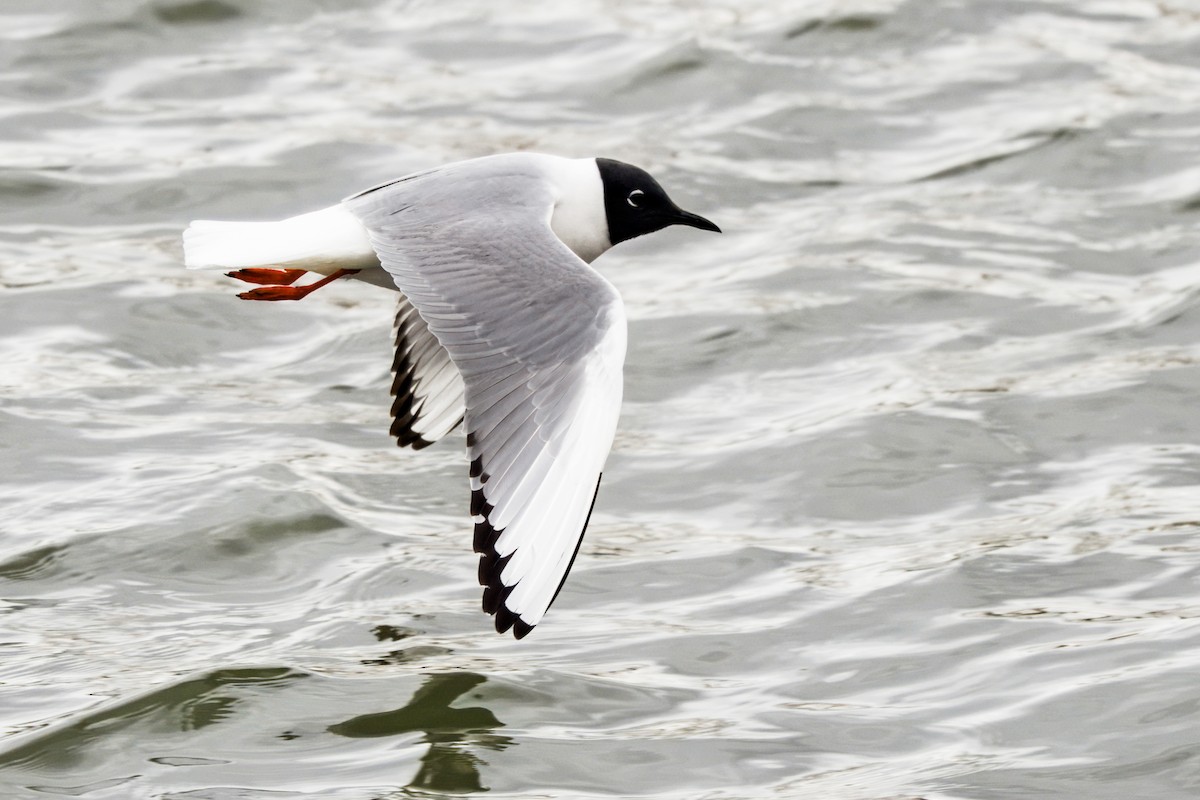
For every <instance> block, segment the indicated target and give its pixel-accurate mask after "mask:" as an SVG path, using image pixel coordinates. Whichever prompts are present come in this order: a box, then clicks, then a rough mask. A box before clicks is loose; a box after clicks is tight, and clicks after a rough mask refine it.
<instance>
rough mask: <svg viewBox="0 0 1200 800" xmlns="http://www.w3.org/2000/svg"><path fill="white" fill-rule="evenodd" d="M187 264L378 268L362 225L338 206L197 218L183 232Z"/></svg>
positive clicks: (193, 266)
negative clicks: (269, 216) (229, 218)
mask: <svg viewBox="0 0 1200 800" xmlns="http://www.w3.org/2000/svg"><path fill="white" fill-rule="evenodd" d="M183 258H184V263H185V264H187V268H188V269H242V268H245V267H282V268H287V269H306V270H310V271H312V272H318V273H321V274H325V275H327V274H329V273H331V272H333V271H335V270H338V269H368V268H370V267H378V266H379V259H378V258H377V257H376V255H375V251H374V250H373V249H372V248H371V240H370V239H369V238H368V237H367V229H366V228H364V227H363V224H362V223H361V222H359V221H358V218H357V217H355V216H354V215H353V214H351V213H350V212H349V211H348V210H347V209H346V208H344V207H343V206H341V205H336V206H331V207H329V208H325V209H322V210H320V211H313V212H312V213H310V214H301V215H300V216H298V217H289V218H288V219H285V220H280V221H278V222H216V221H213V220H206V219H201V220H196V221H195V222H193V223H192V224H191V225H189V226H188V227H187V230H185V231H184V232H183Z"/></svg>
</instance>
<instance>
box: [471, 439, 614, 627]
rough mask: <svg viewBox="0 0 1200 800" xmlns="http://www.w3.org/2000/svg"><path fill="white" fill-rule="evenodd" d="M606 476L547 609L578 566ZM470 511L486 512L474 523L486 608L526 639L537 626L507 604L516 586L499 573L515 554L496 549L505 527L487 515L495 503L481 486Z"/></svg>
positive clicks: (473, 465)
mask: <svg viewBox="0 0 1200 800" xmlns="http://www.w3.org/2000/svg"><path fill="white" fill-rule="evenodd" d="M476 463H478V460H476V461H473V462H472V463H471V468H472V471H474V470H475V464H476ZM479 471H480V474H483V475H484V480H486V479H487V478H486V474H485V473H483V470H482V466H480V469H479ZM603 478H604V476H603V475H601V476H600V478H599V479H597V480H596V490H595V491H594V492H593V493H592V504H591V506H589V507H588V513H587V517H585V518H584V520H583V528H582V529H581V530H580V531H579V539H578V540H577V541H576V542H575V552H573V553H571V560H570V561H569V562H567V569H566V571H565V572H563V576H562V580H560V581H559V582H558V588H557V589H555V590H554V596H553V597H551V598H550V603H549V605H547V606H546V608H547V609H548V608H549V607H550V606H551V605H554V601H555V600H557V599H558V595H559V593H560V592H562V588H563V586H564V585H565V584H566V582H567V576H568V575H569V574H570V573H571V568H572V567H573V566H575V559H576V558H577V557H578V556H579V549H580V547H581V546H582V545H583V535H584V534H585V533H587V529H588V524H589V523H590V522H591V521H592V511H594V510H595V508H596V498H597V497H599V496H600V481H601V480H603ZM471 513H472V514H473V515H474V514H479V515H482V516H483V520H482V521H480V522H477V523H475V542H474V545H475V552H476V553H479V584H480V585H481V586H483V587H484V589H483V603H482V605H483V610H484V611H485V612H487V613H488V614H494V615H495V617H496V631H497V632H499V633H506V632H507V631H509V630H510V629H511V630H512V632H513V636H515V637H516V638H517V639H524V638H525V637H526V636H528V635H529V633H530V631H532V630H533V629H534V628H535V627H536V626H535V625H530V624H529V623H527V622H525V621H524V620H522V619H521V618H520V617H519V616H518V615H517V614H515V613H514V612H513V611H512V610H511V609H509V608H508V606H507V605H506V603H507V601H508V596H509V595H510V594H512V592H513V589H515V588H516V586H515V585H513V586H506V585H505V584H504V581H502V580H501V579H500V574H501V573H502V572H504V568H505V567H506V566H507V565H508V562H509V561H510V560H511V559H512V557H513V554H512V553H509V554H508V555H507V556H501V555H500V554H499V553H498V552H497V551H496V542H497V540H498V539H499V538H500V534H502V533H504V531H503V530H496V529H495V528H493V527H492V524H491V522H490V521H489V520H488V517H489V516H490V515H491V513H492V505H491V504H490V503H488V502H487V499H486V498H485V497H484V496H483V491H482V490H475V491H473V492H471Z"/></svg>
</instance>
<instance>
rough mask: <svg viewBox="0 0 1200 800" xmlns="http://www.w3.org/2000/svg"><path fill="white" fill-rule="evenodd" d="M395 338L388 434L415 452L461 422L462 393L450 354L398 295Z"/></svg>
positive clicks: (411, 307)
mask: <svg viewBox="0 0 1200 800" xmlns="http://www.w3.org/2000/svg"><path fill="white" fill-rule="evenodd" d="M395 333H396V349H395V360H394V361H393V362H392V372H393V373H395V379H394V380H393V381H392V396H393V397H395V398H396V399H395V400H394V401H392V427H391V431H390V432H391V434H392V436H395V437H396V441H397V443H398V444H399V445H400V446H401V447H409V446H411V447H412V449H414V450H420V449H421V448H423V447H428V446H429V445H431V444H433V443H434V442H436V441H437V440H438V439H441V438H442V437H443V436H445V435H446V434H447V433H449V432H450V431H452V430H454V428H456V427H457V426H458V423H460V422H462V421H463V411H464V403H465V401H464V398H463V393H464V391H465V388H464V387H463V382H462V377H461V376H460V375H459V374H458V368H457V367H455V366H454V364H453V362H451V360H450V354H449V353H447V352H446V348H444V347H442V346H441V344H439V343H438V340H437V338H436V337H434V335H433V334H432V333H430V331H429V326H428V325H426V324H425V320H424V319H422V318H421V315H420V314H418V313H417V310H416V309H415V308H414V307H413V305H412V303H411V302H409V300H408V298H407V297H405V296H404V295H403V294H402V295H400V306H399V308H398V309H397V311H396V328H395Z"/></svg>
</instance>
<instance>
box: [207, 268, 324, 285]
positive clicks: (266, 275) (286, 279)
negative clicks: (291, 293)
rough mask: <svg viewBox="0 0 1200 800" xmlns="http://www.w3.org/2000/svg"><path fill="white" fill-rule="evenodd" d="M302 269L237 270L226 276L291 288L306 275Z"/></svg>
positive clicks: (247, 281)
mask: <svg viewBox="0 0 1200 800" xmlns="http://www.w3.org/2000/svg"><path fill="white" fill-rule="evenodd" d="M304 272H305V271H304V270H302V269H260V268H250V269H235V270H234V271H233V272H226V273H225V274H226V275H228V276H229V277H231V278H237V279H238V280H239V281H245V282H246V283H261V284H263V285H264V286H291V285H292V284H293V283H295V282H296V281H298V280H299V279H300V276H301V275H303V274H304Z"/></svg>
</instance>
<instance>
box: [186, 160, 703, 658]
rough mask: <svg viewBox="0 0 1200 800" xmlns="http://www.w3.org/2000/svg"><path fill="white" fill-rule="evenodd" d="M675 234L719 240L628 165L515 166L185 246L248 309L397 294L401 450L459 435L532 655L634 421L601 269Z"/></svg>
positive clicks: (391, 191)
mask: <svg viewBox="0 0 1200 800" xmlns="http://www.w3.org/2000/svg"><path fill="white" fill-rule="evenodd" d="M669 225H688V226H691V227H693V228H699V229H701V230H707V231H717V232H720V228H718V227H717V226H716V225H714V224H713V223H712V222H710V221H708V220H707V219H705V218H704V217H701V216H698V215H696V214H692V213H690V212H688V211H684V210H683V209H681V208H679V206H677V205H676V204H675V203H674V202H672V200H671V199H670V198H669V197H668V196H667V193H666V192H665V191H664V190H663V188H662V186H660V185H659V183H658V182H657V181H656V180H655V179H654V178H652V177H651V176H650V175H649V174H648V173H647V172H646V171H645V170H642V169H640V168H638V167H635V166H632V165H630V164H626V163H623V162H620V161H616V160H613V159H608V158H584V159H569V158H561V157H558V156H550V155H540V154H535V153H509V154H504V155H494V156H487V157H483V158H476V159H471V160H468V161H460V162H457V163H452V164H448V165H445V166H441V167H437V168H435V169H430V170H426V171H423V172H417V173H413V174H411V175H408V176H405V177H402V178H399V179H398V180H393V181H389V182H387V183H382V184H379V185H378V186H375V187H373V188H370V189H367V190H366V191H364V192H360V193H358V194H355V195H352V196H350V197H348V198H346V199H345V200H343V201H341V202H340V203H338V204H337V205H333V206H330V207H328V208H324V209H321V210H319V211H313V212H311V213H307V214H301V215H299V216H295V217H290V218H288V219H284V220H280V221H274V222H217V221H211V220H198V221H195V222H192V223H191V224H190V225H189V226H188V228H187V229H186V230H185V231H184V234H183V242H184V260H185V263H186V265H187V267H188V268H190V269H222V270H231V271H230V272H228V273H227V274H229V275H230V276H231V277H235V278H239V279H241V280H244V281H247V282H250V283H254V284H260V286H258V288H255V289H251V290H249V291H247V292H244V293H242V294H240V295H238V296H239V297H241V298H243V299H247V300H268V301H278V300H298V299H301V298H303V297H305V296H307V295H308V294H310V293H312V292H313V291H315V290H316V289H319V288H320V287H322V286H324V285H327V284H328V283H330V282H331V281H334V280H338V279H339V278H343V277H349V278H353V279H356V280H361V281H366V282H368V283H372V284H375V285H378V286H382V287H386V288H388V289H393V290H396V291H397V292H399V295H400V300H399V309H398V311H397V314H396V324H395V344H396V348H395V361H394V363H393V369H394V372H395V380H394V382H393V385H392V393H393V395H394V396H395V401H394V402H393V404H392V419H393V421H392V425H391V431H390V433H391V434H392V435H393V436H394V437H396V440H397V442H398V443H399V444H400V445H401V446H405V447H411V448H413V449H414V450H419V449H421V448H423V447H426V446H428V445H430V444H433V443H434V442H436V441H438V440H439V439H441V438H442V437H444V436H446V435H447V434H448V433H449V432H450V431H452V430H453V429H455V428H456V427H457V426H458V425H459V423H460V422H461V423H464V424H465V429H466V438H467V455H468V458H469V460H470V483H471V501H470V513H471V518H472V522H473V523H474V533H475V536H474V546H475V552H477V553H479V582H480V584H481V585H482V586H483V587H485V588H484V590H483V610H484V611H486V612H487V613H489V614H492V615H494V618H495V625H496V630H497V631H499V632H500V633H505V632H507V631H508V630H509V629H511V630H512V631H513V634H514V635H515V636H516V638H518V639H521V638H523V637H525V636H526V635H527V634H528V633H529V632H530V631H531V630H533V628H534V626H535V625H537V624H538V623H539V622H540V621H541V619H542V617H543V615H544V614H545V613H546V610H547V609H548V608H549V607H550V604H551V603H553V602H554V599H555V598H556V597H557V595H558V593H559V591H560V590H561V589H562V586H563V583H564V582H565V581H566V577H567V573H568V572H569V571H570V569H571V566H572V564H573V563H574V561H575V557H576V555H577V554H578V552H579V546H580V543H581V542H582V540H583V534H584V532H585V530H586V529H587V524H588V520H589V519H590V517H591V511H592V507H593V505H594V504H595V500H596V496H597V494H598V492H599V488H600V478H601V472H602V470H603V467H604V462H605V460H606V459H607V457H608V453H609V450H610V449H611V447H612V442H613V436H614V434H615V432H616V428H617V417H618V415H619V413H620V408H621V391H622V376H621V371H622V366H623V364H624V361H625V344H626V320H625V310H624V305H623V304H622V302H621V298H620V295H619V294H618V293H617V290H616V289H615V288H614V287H613V286H612V284H610V283H609V282H608V281H607V280H605V279H604V278H603V277H602V276H601V275H600V273H598V272H596V271H595V270H594V269H593V268H592V267H591V266H590V264H591V263H592V262H593V261H594V260H595V259H596V258H597V257H598V256H600V255H601V254H602V253H604V252H605V251H606V250H608V249H609V248H610V247H612V246H613V245H615V244H619V243H620V242H624V241H627V240H629V239H633V238H634V237H637V236H642V235H643V234H647V233H653V232H654V231H658V230H661V229H663V228H665V227H667V226H669ZM308 273H314V274H316V275H319V276H322V277H320V279H319V280H316V281H315V282H312V283H308V284H303V285H296V283H297V281H299V280H300V279H301V278H302V277H304V276H305V275H307V274H308Z"/></svg>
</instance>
